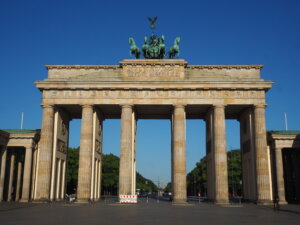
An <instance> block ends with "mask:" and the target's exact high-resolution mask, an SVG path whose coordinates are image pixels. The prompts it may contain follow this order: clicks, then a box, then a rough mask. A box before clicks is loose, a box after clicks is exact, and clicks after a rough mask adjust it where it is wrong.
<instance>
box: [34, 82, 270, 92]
mask: <svg viewBox="0 0 300 225" xmlns="http://www.w3.org/2000/svg"><path fill="white" fill-rule="evenodd" d="M34 83H35V84H36V86H37V88H39V89H40V90H115V89H118V90H132V89H136V90H141V89H151V90H157V89H159V90H169V89H174V90H255V91H260V90H265V91H267V90H269V89H270V88H271V87H272V84H273V82H266V81H263V82H256V83H254V82H234V85H233V82H215V83H214V82H201V83H195V82H178V83H177V82H140V81H139V82H124V81H122V82H120V81H118V82H112V81H111V82H55V81H37V82H34Z"/></svg>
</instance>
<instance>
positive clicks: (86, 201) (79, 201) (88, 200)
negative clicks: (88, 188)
mask: <svg viewBox="0 0 300 225" xmlns="http://www.w3.org/2000/svg"><path fill="white" fill-rule="evenodd" d="M91 202H93V201H92V200H91V199H89V198H87V199H77V200H76V201H75V203H78V204H87V203H91Z"/></svg>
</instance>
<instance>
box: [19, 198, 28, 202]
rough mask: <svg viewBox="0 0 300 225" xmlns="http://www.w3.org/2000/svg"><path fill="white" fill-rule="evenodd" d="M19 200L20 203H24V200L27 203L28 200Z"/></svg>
mask: <svg viewBox="0 0 300 225" xmlns="http://www.w3.org/2000/svg"><path fill="white" fill-rule="evenodd" d="M19 202H21V203H24V202H26V203H28V202H29V200H28V199H20V200H19Z"/></svg>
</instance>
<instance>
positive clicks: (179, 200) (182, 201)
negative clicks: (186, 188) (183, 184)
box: [172, 199, 188, 205]
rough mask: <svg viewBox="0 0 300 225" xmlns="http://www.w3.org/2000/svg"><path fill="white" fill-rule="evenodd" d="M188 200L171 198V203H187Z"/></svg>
mask: <svg viewBox="0 0 300 225" xmlns="http://www.w3.org/2000/svg"><path fill="white" fill-rule="evenodd" d="M187 204H188V202H187V200H186V199H173V201H172V205H187Z"/></svg>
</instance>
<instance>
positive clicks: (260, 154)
mask: <svg viewBox="0 0 300 225" xmlns="http://www.w3.org/2000/svg"><path fill="white" fill-rule="evenodd" d="M254 126H255V135H254V137H255V151H256V185H257V200H256V201H257V203H258V204H265V203H271V190H270V189H271V186H270V181H269V167H268V155H267V154H268V151H267V138H266V122H265V105H255V107H254Z"/></svg>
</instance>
